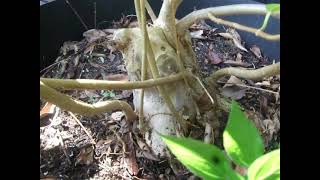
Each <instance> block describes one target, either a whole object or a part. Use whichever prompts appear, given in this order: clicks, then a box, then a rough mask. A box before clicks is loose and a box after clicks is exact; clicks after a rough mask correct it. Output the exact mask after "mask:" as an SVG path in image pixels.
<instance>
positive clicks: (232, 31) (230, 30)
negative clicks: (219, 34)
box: [226, 28, 241, 42]
mask: <svg viewBox="0 0 320 180" xmlns="http://www.w3.org/2000/svg"><path fill="white" fill-rule="evenodd" d="M226 32H227V33H230V34H231V35H232V37H234V39H236V40H237V41H239V42H241V37H240V34H239V33H238V32H237V31H236V30H235V29H234V28H228V29H227V30H226Z"/></svg>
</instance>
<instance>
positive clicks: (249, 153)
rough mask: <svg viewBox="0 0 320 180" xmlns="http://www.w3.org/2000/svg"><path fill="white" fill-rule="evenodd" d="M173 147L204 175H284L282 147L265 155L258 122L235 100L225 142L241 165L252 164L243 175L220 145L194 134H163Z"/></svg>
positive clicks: (259, 178)
mask: <svg viewBox="0 0 320 180" xmlns="http://www.w3.org/2000/svg"><path fill="white" fill-rule="evenodd" d="M161 137H162V139H163V141H164V142H165V143H166V144H167V146H168V148H169V149H170V151H171V152H172V153H173V154H174V155H175V156H176V157H177V159H178V160H179V161H181V163H182V164H184V165H185V166H186V167H187V168H188V169H189V170H190V171H191V172H193V173H194V174H195V175H197V176H200V177H202V178H204V179H210V180H211V179H212V180H215V179H217V180H218V179H219V180H222V179H230V180H244V179H248V180H265V179H267V180H273V179H275V180H278V179H280V149H278V150H274V151H272V152H269V153H267V154H265V155H263V152H264V148H263V141H262V138H261V137H260V135H259V132H258V130H257V129H256V128H255V126H254V124H253V123H252V122H251V121H250V120H249V119H247V118H246V116H245V114H244V113H243V112H242V111H241V110H240V107H239V105H238V104H237V103H236V102H235V101H233V102H232V107H231V112H230V114H229V119H228V124H227V127H226V129H225V131H224V133H223V141H224V142H223V144H224V148H225V150H226V152H227V154H228V156H229V157H230V158H231V159H232V160H233V161H234V162H235V163H236V164H238V165H240V166H242V167H247V168H248V174H247V175H246V176H241V175H239V174H238V173H236V172H235V171H234V170H233V169H232V168H231V165H230V163H229V160H228V157H227V156H226V155H225V154H224V153H223V151H222V150H220V149H219V148H218V147H216V146H215V145H212V144H205V143H203V142H201V141H198V140H193V139H190V138H177V137H173V136H164V135H161Z"/></svg>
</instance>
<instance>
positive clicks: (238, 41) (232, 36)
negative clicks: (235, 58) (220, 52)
mask: <svg viewBox="0 0 320 180" xmlns="http://www.w3.org/2000/svg"><path fill="white" fill-rule="evenodd" d="M230 32H232V31H230ZM218 35H220V36H222V37H224V38H227V39H232V40H233V43H234V45H235V46H236V47H237V48H239V49H241V50H243V51H245V52H248V50H247V49H246V48H245V47H243V46H242V44H241V38H240V35H239V34H238V33H228V32H227V33H218Z"/></svg>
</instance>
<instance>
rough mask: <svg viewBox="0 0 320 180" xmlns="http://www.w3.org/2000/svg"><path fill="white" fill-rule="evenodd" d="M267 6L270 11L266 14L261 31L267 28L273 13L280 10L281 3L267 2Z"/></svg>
mask: <svg viewBox="0 0 320 180" xmlns="http://www.w3.org/2000/svg"><path fill="white" fill-rule="evenodd" d="M266 8H267V11H268V13H267V14H266V17H265V18H264V21H263V24H262V26H261V28H260V29H259V30H260V31H263V30H264V29H266V27H267V24H268V22H269V19H270V16H271V14H272V13H275V12H278V11H280V4H266Z"/></svg>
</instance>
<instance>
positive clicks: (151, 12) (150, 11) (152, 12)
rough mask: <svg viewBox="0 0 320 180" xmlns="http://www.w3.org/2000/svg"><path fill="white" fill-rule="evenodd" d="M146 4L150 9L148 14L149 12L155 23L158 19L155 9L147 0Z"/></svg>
mask: <svg viewBox="0 0 320 180" xmlns="http://www.w3.org/2000/svg"><path fill="white" fill-rule="evenodd" d="M145 6H146V9H147V11H148V14H149V16H150V18H151V20H152V22H153V23H154V22H155V21H156V20H157V16H156V15H155V14H154V11H153V10H152V7H151V6H150V4H149V3H148V1H147V0H146V2H145Z"/></svg>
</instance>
